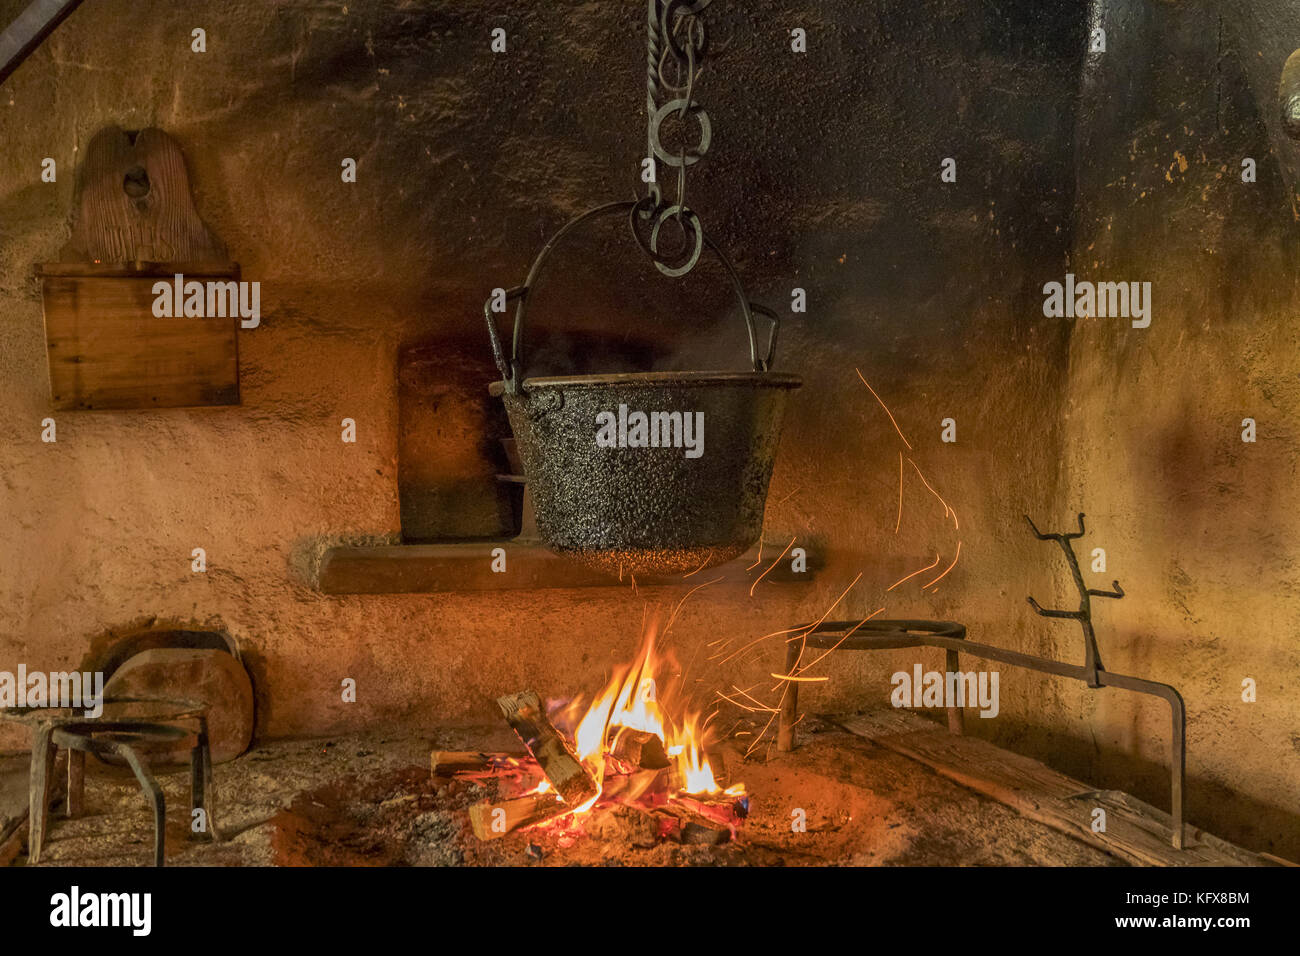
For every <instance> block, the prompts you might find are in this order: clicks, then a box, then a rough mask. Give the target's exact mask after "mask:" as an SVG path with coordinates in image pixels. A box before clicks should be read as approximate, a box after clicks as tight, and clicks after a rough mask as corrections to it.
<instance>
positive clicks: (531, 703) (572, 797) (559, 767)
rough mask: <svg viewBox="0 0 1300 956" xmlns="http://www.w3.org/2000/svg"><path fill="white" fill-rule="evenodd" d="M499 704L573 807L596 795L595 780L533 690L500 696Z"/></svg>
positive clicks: (556, 787) (511, 724)
mask: <svg viewBox="0 0 1300 956" xmlns="http://www.w3.org/2000/svg"><path fill="white" fill-rule="evenodd" d="M497 706H498V707H500V708H501V713H503V714H504V715H505V718H506V721H507V722H508V723H509V724H510V726H511V727H512V728H514V731H515V733H517V734H518V735H519V739H521V740H522V741H523V742H524V746H525V747H527V748H528V752H529V753H530V754H532V755H533V757H534V758H535V759H536V760H537V763H538V764H539V765H540V766H541V768H542V773H544V774H545V775H546V779H547V780H549V781H550V782H551V786H553V787H554V788H555V789H556V791H557V792H558V793H559V794H560V796H561V797H563V798H564V802H565V803H567V804H568V805H569V807H570V808H573V807H578V806H581V805H582V804H584V803H586V802H587V801H588V800H590V799H591V798H592V797H594V796H596V794H597V792H598V788H597V786H596V781H595V780H593V779H592V777H591V774H590V773H588V772H587V768H586V767H584V766H583V765H582V762H581V761H580V760H578V758H577V756H575V755H574V753H573V750H572V749H571V748H570V747H569V745H568V743H567V742H566V741H565V739H564V737H563V736H562V735H561V734H560V732H559V731H558V730H556V729H555V725H554V724H552V723H551V721H550V719H549V718H548V717H547V716H546V711H545V709H544V708H543V707H542V702H541V700H540V699H539V698H538V696H537V694H536V693H535V692H534V691H531V690H528V691H523V692H521V693H518V694H510V695H508V696H506V697H499V698H497Z"/></svg>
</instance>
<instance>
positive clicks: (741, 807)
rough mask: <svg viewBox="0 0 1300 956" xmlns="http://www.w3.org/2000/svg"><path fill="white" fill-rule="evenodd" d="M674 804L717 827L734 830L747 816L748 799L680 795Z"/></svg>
mask: <svg viewBox="0 0 1300 956" xmlns="http://www.w3.org/2000/svg"><path fill="white" fill-rule="evenodd" d="M674 802H675V803H676V804H677V805H678V806H681V807H684V808H685V809H687V810H689V811H691V813H693V814H696V815H698V816H701V817H705V818H707V819H709V820H712V821H713V822H714V823H716V824H718V825H719V826H725V827H729V828H732V829H734V828H735V827H737V826H739V825H740V822H741V821H742V820H744V819H745V817H747V816H748V815H749V798H748V797H745V796H728V795H726V794H711V795H705V794H680V795H678V796H677V797H676V798H675V799H674Z"/></svg>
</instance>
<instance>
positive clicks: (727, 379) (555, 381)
mask: <svg viewBox="0 0 1300 956" xmlns="http://www.w3.org/2000/svg"><path fill="white" fill-rule="evenodd" d="M626 385H637V386H647V387H652V388H667V387H672V386H683V385H685V386H703V385H754V386H759V387H763V388H790V389H794V388H799V387H801V386H802V385H803V379H802V378H800V377H799V376H798V375H791V374H790V373H788V372H615V373H606V374H601V375H559V376H548V377H543V378H526V379H524V381H523V390H524V391H525V392H527V391H529V390H535V389H548V388H604V387H609V386H614V387H617V386H626ZM488 391H489V392H490V393H491V394H492V395H496V396H500V395H501V394H502V393H503V392H504V391H505V382H501V381H496V382H493V383H492V384H491V385H489V386H488Z"/></svg>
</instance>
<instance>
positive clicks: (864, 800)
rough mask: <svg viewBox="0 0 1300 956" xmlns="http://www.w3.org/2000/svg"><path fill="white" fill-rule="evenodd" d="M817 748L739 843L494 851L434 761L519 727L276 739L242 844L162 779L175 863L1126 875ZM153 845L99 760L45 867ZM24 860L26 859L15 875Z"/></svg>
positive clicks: (1018, 822) (232, 789) (1094, 854)
mask: <svg viewBox="0 0 1300 956" xmlns="http://www.w3.org/2000/svg"><path fill="white" fill-rule="evenodd" d="M805 739H806V742H805V744H804V745H803V746H801V747H800V749H799V750H798V751H796V752H795V753H793V754H786V755H780V756H779V758H778V757H776V756H775V755H774V757H773V759H771V760H770V761H766V762H764V761H761V760H751V761H749V762H746V763H743V764H739V763H737V762H736V761H734V760H733V761H732V763H731V764H730V765H731V766H733V767H734V768H737V769H738V771H739V772H738V773H737V774H736V776H738V777H740V778H741V779H743V780H744V781H745V783H746V786H747V787H748V789H749V792H750V794H751V801H752V805H751V813H750V816H749V819H748V820H747V821H746V823H745V825H744V827H743V829H742V830H741V834H740V837H739V839H738V840H737V841H736V842H734V843H731V844H728V845H724V846H720V847H708V846H689V845H679V844H674V843H660V844H658V845H656V846H652V847H648V848H638V847H636V846H633V845H631V842H630V841H629V839H628V838H627V834H624V833H622V832H620V828H619V827H618V826H617V825H616V824H615V823H613V822H612V821H610V820H604V821H602V822H600V823H596V824H594V825H592V826H589V827H588V830H589V831H591V832H589V833H588V834H587V835H586V836H583V837H580V838H579V839H577V840H576V841H574V842H572V844H571V845H569V846H561V845H560V840H559V839H558V838H557V836H556V834H554V833H551V832H548V831H547V830H546V829H532V830H525V831H522V832H518V833H513V834H510V835H508V836H506V837H504V838H502V839H500V840H496V841H492V842H490V843H483V842H480V841H479V840H478V839H477V838H476V837H475V836H474V834H473V831H472V830H471V828H470V824H469V820H468V816H467V813H466V808H467V807H468V806H469V805H470V804H471V803H473V802H475V801H477V800H481V799H483V798H485V797H489V796H492V795H494V788H495V784H493V783H486V784H478V783H475V782H471V781H466V780H456V781H434V780H432V779H431V777H430V773H429V769H428V767H429V752H430V750H433V749H445V750H467V749H477V748H483V747H488V748H491V747H500V748H503V749H504V748H506V747H512V746H514V745H515V741H514V740H513V739H511V738H510V737H509V735H508V731H507V732H505V733H503V732H502V731H501V730H500V729H498V728H493V729H491V730H475V729H448V730H443V731H438V732H436V733H433V734H430V735H425V736H419V737H416V736H398V735H393V734H383V733H378V732H375V733H363V734H350V735H342V736H335V737H329V738H322V739H318V740H284V741H274V742H270V743H267V744H264V745H260V746H258V747H255V748H254V749H252V750H251V751H249V752H248V753H246V754H245V755H244V756H242V757H240V758H239V759H238V760H235V761H232V762H230V763H226V764H222V765H220V766H218V767H217V768H216V783H217V796H218V803H217V805H216V813H217V818H218V822H219V824H220V826H221V827H222V829H223V831H224V832H225V833H226V834H227V837H228V839H227V841H226V842H224V843H220V844H213V843H200V842H191V841H189V840H187V839H186V837H187V834H188V830H189V807H188V800H189V791H188V786H189V784H188V774H187V773H186V772H184V771H179V772H170V773H166V774H160V775H159V780H160V782H161V783H162V785H163V788H164V791H165V792H166V796H167V805H168V811H167V819H168V826H167V861H168V865H170V866H268V865H272V866H304V865H305V866H311V865H343V866H353V865H356V866H382V865H398V866H401V865H413V866H493V865H506V866H525V865H527V866H539V865H540V866H563V865H571V864H582V865H652V866H655V865H722V866H744V865H836V864H847V865H953V864H959V865H1093V866H1119V865H1124V864H1123V862H1122V861H1121V860H1119V859H1117V858H1116V857H1113V856H1111V855H1109V854H1107V853H1105V852H1102V851H1101V850H1099V849H1096V848H1094V847H1091V846H1088V845H1086V844H1084V843H1082V842H1080V841H1078V840H1076V839H1074V838H1072V837H1070V836H1067V835H1065V834H1063V833H1060V832H1058V831H1056V830H1053V829H1051V828H1050V827H1047V826H1045V825H1043V824H1041V823H1037V822H1035V821H1033V820H1030V819H1027V818H1025V817H1023V816H1021V815H1020V814H1018V813H1016V812H1015V811H1014V810H1012V809H1010V808H1008V807H1005V806H1003V805H1002V804H999V803H996V802H994V801H993V800H990V799H988V798H987V797H984V796H981V795H980V794H977V793H975V792H973V791H970V790H967V789H965V788H963V787H961V786H958V785H957V784H955V783H952V782H951V781H949V780H947V779H946V778H944V777H942V776H940V775H939V774H937V773H935V772H933V771H932V770H930V769H928V768H927V767H924V766H922V765H920V764H918V763H916V762H915V761H913V760H910V759H908V758H906V757H903V756H901V755H899V754H896V753H893V752H891V751H889V750H886V749H884V748H881V747H878V746H876V745H874V744H872V743H871V742H870V741H868V740H865V739H863V738H861V737H856V736H853V735H852V734H849V733H846V732H843V731H840V730H838V729H828V730H826V731H825V732H823V733H819V734H815V735H808V736H806V738H805ZM24 763H25V760H24ZM10 766H11V767H12V766H13V763H12V761H10ZM796 808H800V809H802V810H804V811H805V812H806V820H807V831H806V832H803V833H794V832H792V830H791V820H792V813H793V811H794V810H795V809H796ZM152 840H153V832H152V822H151V815H150V813H149V811H148V809H147V807H146V804H145V801H144V798H143V797H142V796H141V794H140V792H139V790H138V788H137V787H136V785H135V782H134V780H133V779H132V778H130V777H129V776H126V775H124V774H123V773H122V772H120V771H118V770H115V769H113V768H109V767H105V766H102V765H98V764H96V762H95V761H93V760H92V761H90V762H89V763H88V766H87V783H86V814H85V815H84V816H81V817H78V818H77V819H73V820H69V819H66V818H65V817H63V816H61V815H60V814H59V813H55V814H54V816H53V819H52V820H51V825H50V830H49V835H48V837H47V841H46V851H45V854H44V857H43V859H42V860H41V863H40V865H41V866H61V865H87V866H137V865H143V864H145V863H147V862H148V860H149V859H150V857H151V850H152ZM566 842H567V841H566ZM530 844H531V845H532V849H530ZM539 855H540V859H538V856H539ZM24 861H25V857H19V858H18V860H16V861H15V865H23V864H24Z"/></svg>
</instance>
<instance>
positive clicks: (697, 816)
mask: <svg viewBox="0 0 1300 956" xmlns="http://www.w3.org/2000/svg"><path fill="white" fill-rule="evenodd" d="M654 812H655V813H657V814H659V815H660V816H661V817H662V818H663V819H664V821H665V823H666V824H667V826H666V828H665V832H664V834H663V835H664V836H666V837H668V838H669V839H673V840H677V841H678V842H680V843H692V844H698V845H702V846H721V845H722V844H724V843H728V842H730V840H731V836H732V828H731V827H730V826H728V825H726V824H724V823H719V822H717V821H716V820H713V819H711V818H710V817H708V816H705V815H704V814H703V813H700V812H699V811H698V810H696V809H694V808H693V807H690V806H688V805H686V804H685V803H683V802H681V801H679V800H673V801H672V802H670V803H668V804H667V805H666V806H662V807H655V810H654Z"/></svg>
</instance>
